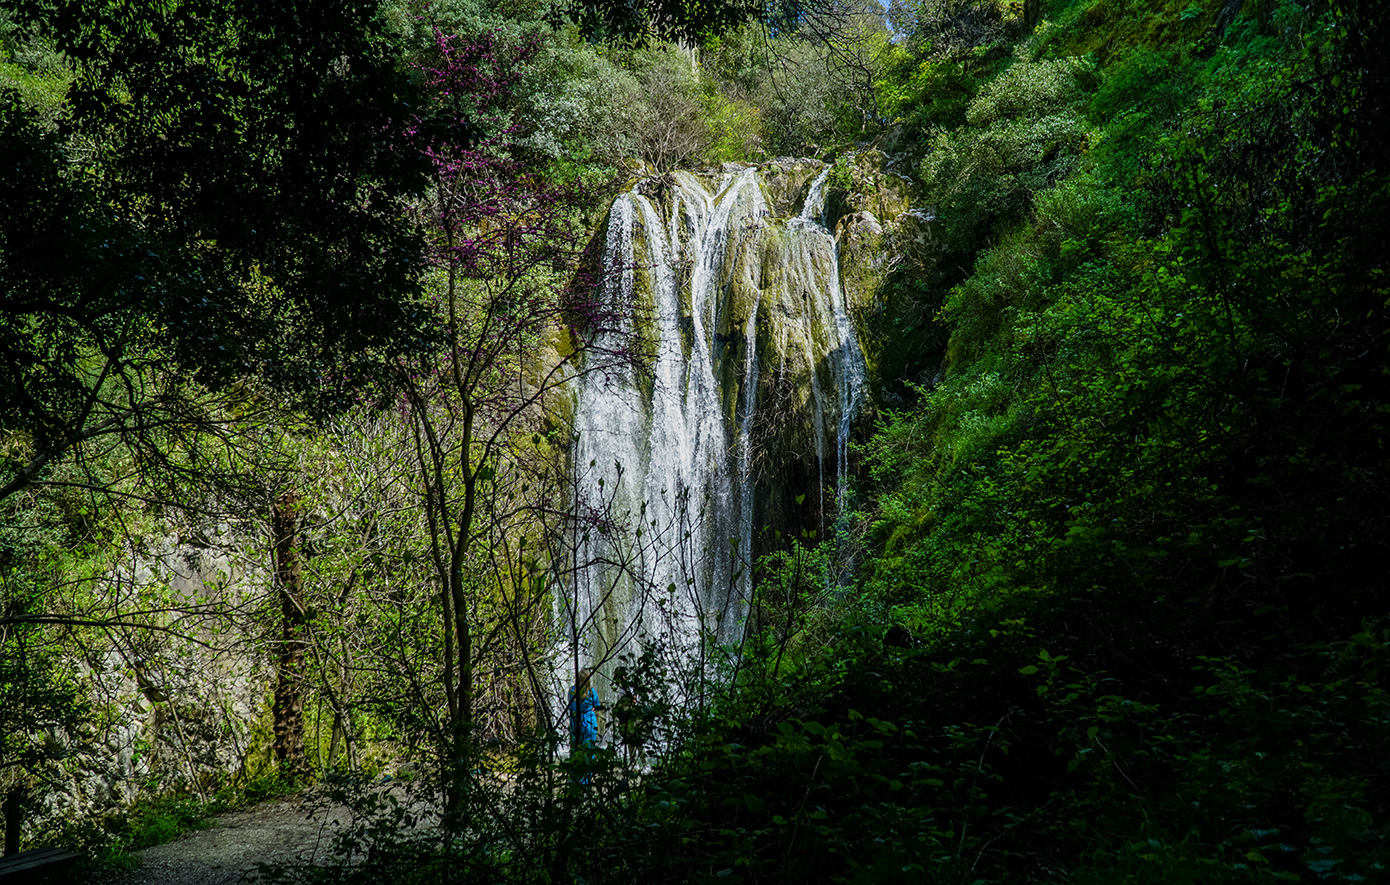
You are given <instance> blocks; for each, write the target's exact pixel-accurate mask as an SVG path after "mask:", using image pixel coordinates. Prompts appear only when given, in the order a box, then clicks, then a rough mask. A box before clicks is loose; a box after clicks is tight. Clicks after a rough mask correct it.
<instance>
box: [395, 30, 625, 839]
mask: <svg viewBox="0 0 1390 885" xmlns="http://www.w3.org/2000/svg"><path fill="white" fill-rule="evenodd" d="M434 49H435V53H434V58H433V61H432V62H431V63H429V64H427V65H424V66H422V69H421V70H422V74H423V75H424V78H425V82H426V84H427V86H428V89H429V93H430V95H431V96H432V100H433V106H432V107H430V108H428V109H427V111H426V112H425V113H422V114H421V115H419V116H418V117H417V118H416V120H415V122H414V125H413V126H412V127H411V136H412V138H414V139H415V144H416V147H417V149H419V150H422V151H423V152H424V153H425V155H426V156H427V157H428V158H429V161H430V164H431V168H432V171H433V182H432V186H431V188H430V190H429V192H428V194H427V196H425V197H424V198H423V199H421V200H420V201H419V203H418V204H417V205H416V206H415V213H416V217H417V221H418V223H419V225H420V227H421V229H422V230H423V231H425V233H426V235H427V237H428V243H429V246H428V255H429V260H430V262H431V264H432V265H433V267H434V271H435V273H434V278H433V291H434V292H435V293H436V297H437V298H438V300H439V309H440V312H441V314H442V315H443V316H444V317H445V330H446V331H445V341H444V345H443V347H441V348H440V349H438V350H437V351H435V352H434V353H432V354H429V355H428V356H425V357H421V358H417V359H414V360H409V361H405V360H403V361H402V362H401V363H400V366H399V368H400V372H401V377H402V381H403V384H404V391H405V396H404V401H403V403H402V407H403V409H404V410H405V411H406V413H407V414H408V416H409V419H410V423H411V427H412V430H413V434H414V449H415V454H416V458H417V461H418V467H419V473H420V489H421V494H422V501H423V509H424V513H425V516H426V522H427V525H428V532H429V536H430V547H431V552H432V555H433V561H434V569H435V572H436V580H437V581H438V590H439V602H440V606H441V610H442V614H443V636H442V639H443V642H442V655H443V661H442V681H443V686H444V696H445V697H444V699H445V705H446V708H447V716H445V717H443V718H442V719H441V720H440V721H439V723H438V734H437V738H438V742H439V745H440V747H441V751H442V752H441V756H442V762H443V766H442V768H443V771H442V773H443V776H444V794H445V820H446V823H447V824H449V825H450V826H451V827H453V828H457V827H460V826H462V825H463V823H464V821H463V817H464V815H465V812H464V811H463V809H464V808H465V807H466V803H464V802H463V800H464V798H465V796H466V794H467V791H468V789H469V786H470V783H469V777H470V776H469V771H470V770H471V768H472V763H471V760H473V759H474V757H475V755H476V753H477V749H478V748H477V746H476V739H477V736H478V735H479V734H480V733H481V731H482V723H481V721H480V715H481V711H480V708H479V698H480V678H479V674H478V667H479V662H480V661H481V660H483V659H484V658H485V657H486V656H488V655H489V654H493V653H494V652H495V650H496V648H498V647H499V645H501V644H505V645H507V646H508V647H509V648H511V649H512V650H513V652H514V654H513V657H514V658H517V659H518V660H519V663H518V665H517V666H519V667H520V668H521V669H522V670H523V671H524V674H523V681H524V682H525V683H526V684H527V685H528V686H529V689H530V694H531V696H532V700H533V701H534V702H535V704H536V708H539V709H543V703H542V697H543V689H542V679H541V676H540V674H539V673H538V672H537V668H536V663H535V660H534V655H531V654H528V651H529V650H531V649H534V648H535V647H536V645H537V635H536V631H537V629H538V626H537V625H538V623H539V622H540V621H543V620H544V616H545V612H546V609H547V601H546V595H545V579H544V563H543V562H542V561H540V560H539V559H537V558H535V557H534V556H532V555H530V554H528V553H527V548H526V544H527V539H528V538H530V539H531V540H532V541H533V542H534V543H533V544H532V546H531V548H530V550H531V551H537V550H539V549H540V548H541V547H542V546H543V545H542V544H541V543H539V541H540V539H539V538H537V537H535V535H536V533H537V532H539V531H541V525H542V523H543V522H544V521H545V519H544V517H543V514H545V513H546V512H547V511H548V512H551V513H553V512H554V511H555V510H556V509H557V508H563V504H561V503H558V502H561V501H563V500H564V495H563V493H562V492H561V485H562V484H563V482H564V480H563V477H562V474H561V470H560V466H561V465H560V464H559V463H558V462H559V459H558V456H557V452H558V451H560V450H561V449H562V448H563V447H564V446H566V445H568V443H569V439H570V432H571V431H570V430H569V420H568V418H567V416H566V415H565V414H564V405H565V402H566V400H567V397H566V395H565V391H564V388H565V387H566V385H567V384H569V383H570V382H571V381H572V380H573V379H574V378H576V377H577V376H578V375H579V374H581V373H585V372H593V371H608V370H611V369H612V368H614V367H616V366H617V365H620V364H622V365H632V364H634V363H640V361H641V348H640V347H638V343H637V342H636V341H635V340H633V335H632V333H631V332H630V331H626V330H631V329H633V328H635V326H636V324H634V323H632V322H631V317H630V316H629V315H628V314H629V313H630V312H631V311H632V310H633V309H634V306H633V305H630V304H615V303H611V302H610V301H608V300H606V299H605V298H604V297H602V296H601V287H599V286H598V285H596V280H595V279H594V273H593V272H592V271H585V270H583V269H582V263H581V262H580V261H579V259H580V256H581V254H582V252H583V250H584V246H585V243H586V242H587V239H588V229H587V228H588V226H587V224H586V223H585V218H586V216H587V215H588V214H589V210H592V209H593V208H595V205H596V204H597V203H598V202H599V200H600V196H599V195H598V194H596V193H595V192H593V191H591V190H589V189H587V188H585V187H583V186H582V185H581V184H580V183H579V182H577V181H574V180H565V181H559V182H557V181H555V180H553V179H547V178H546V177H544V176H543V175H542V174H541V172H540V171H539V170H536V169H531V168H528V167H526V166H525V165H524V164H523V163H522V162H521V161H519V160H518V159H517V156H516V152H515V150H514V139H513V136H514V127H511V126H509V125H508V124H507V123H506V122H505V121H506V111H507V106H508V102H509V101H510V98H511V94H512V92H511V90H512V87H513V86H514V85H515V83H516V81H517V80H518V78H519V77H520V75H521V72H522V70H523V69H524V65H525V64H526V62H527V60H528V59H529V58H530V57H531V55H532V54H533V52H534V51H535V45H534V44H522V45H519V46H505V45H503V44H502V41H501V40H500V39H499V37H498V36H497V35H496V34H490V33H484V34H482V35H479V36H477V37H473V38H471V39H465V38H461V37H456V36H449V35H444V34H438V33H437V34H436V37H435V44H434ZM552 441H553V442H554V443H556V445H555V446H552V445H551V443H552Z"/></svg>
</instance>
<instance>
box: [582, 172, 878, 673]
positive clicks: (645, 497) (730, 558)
mask: <svg viewBox="0 0 1390 885" xmlns="http://www.w3.org/2000/svg"><path fill="white" fill-rule="evenodd" d="M828 172H829V169H828V167H827V168H826V169H824V170H822V171H821V172H820V174H819V176H818V177H816V178H815V179H814V181H812V182H811V183H810V186H809V188H808V190H807V194H806V197H805V200H804V205H803V207H802V209H801V211H800V213H799V214H798V215H796V216H793V217H790V218H785V219H777V218H774V217H772V216H771V215H770V210H769V204H770V200H769V199H768V198H767V196H766V194H765V192H764V188H765V184H764V182H763V181H762V179H761V178H760V176H759V170H758V169H757V168H754V167H749V168H745V169H741V170H737V171H732V172H727V173H725V174H724V175H723V176H722V178H721V179H720V180H719V181H718V183H717V185H716V186H715V187H714V188H713V190H711V189H708V188H707V187H706V185H705V184H703V183H702V182H701V181H700V179H699V178H697V177H696V176H694V175H691V174H689V173H682V172H678V173H675V174H673V175H671V176H668V177H666V178H665V179H664V180H649V181H648V182H645V183H643V184H642V185H639V186H638V188H636V189H634V191H632V192H629V193H626V194H624V195H622V196H620V197H618V198H617V200H616V201H615V202H614V204H613V207H612V210H611V213H610V216H609V222H608V231H607V240H606V243H605V248H604V264H605V270H604V281H605V282H604V288H605V291H604V295H605V297H607V298H610V299H615V300H617V301H619V303H635V304H637V305H638V306H639V310H638V312H637V316H638V319H637V320H635V323H636V325H635V326H634V328H635V329H636V330H639V331H640V332H641V333H642V335H643V336H644V337H645V339H646V340H647V341H648V343H649V345H650V347H651V349H652V350H651V352H652V354H653V357H654V358H653V359H652V361H651V364H650V369H649V371H648V372H645V373H642V374H641V375H640V376H639V375H638V374H635V373H633V372H632V371H630V370H626V369H624V370H620V371H610V372H601V371H594V372H591V373H590V374H587V375H585V376H584V377H583V378H582V379H581V380H580V382H579V383H578V389H577V391H576V396H575V429H576V432H577V441H576V444H575V448H574V452H573V464H574V471H575V480H576V487H577V492H576V495H577V498H576V506H577V507H578V508H579V510H580V511H581V512H582V513H583V514H585V516H586V518H585V519H583V520H581V524H580V527H579V528H577V529H576V530H575V532H574V538H573V542H572V550H571V551H570V553H569V554H568V557H567V558H569V561H570V562H571V563H578V564H581V566H583V567H579V568H578V569H577V570H576V571H575V572H574V573H573V575H572V577H571V578H570V579H569V580H567V581H566V582H565V583H566V584H568V588H567V593H566V597H567V598H566V599H565V600H564V601H563V602H562V604H561V607H560V610H559V611H558V612H557V614H558V615H559V617H560V619H561V622H562V623H564V624H566V625H567V629H566V635H565V636H563V637H561V638H560V641H561V648H559V649H557V655H558V657H559V661H557V664H558V666H557V671H558V674H567V673H568V674H572V673H573V672H574V670H575V669H576V668H577V667H579V666H592V665H595V664H597V665H599V671H600V681H599V686H600V693H601V694H602V693H603V689H604V686H605V685H606V677H607V676H611V672H612V668H613V666H614V661H615V657H616V655H617V654H619V653H620V652H622V651H632V652H635V651H636V644H637V643H636V642H635V640H637V639H639V638H643V639H660V640H662V641H664V643H665V644H666V647H667V648H668V649H669V650H671V651H674V652H675V653H676V654H677V656H678V657H679V659H681V660H683V661H685V662H688V663H691V664H694V665H695V668H696V669H698V670H701V671H707V670H708V669H709V660H708V657H707V656H708V655H709V654H710V653H711V652H710V650H711V649H712V648H717V646H719V645H726V646H727V645H730V644H736V643H737V642H738V641H739V639H740V638H741V637H742V632H743V621H744V618H745V616H746V615H747V611H748V602H749V595H750V592H751V589H752V586H751V572H752V569H751V567H750V566H751V563H749V562H748V558H749V556H750V553H751V549H752V546H753V532H754V528H755V527H754V524H753V523H754V513H755V507H754V504H755V501H754V495H755V490H756V488H758V487H759V485H760V483H762V484H764V485H765V484H767V483H769V482H771V483H773V484H775V483H776V482H777V469H778V465H779V462H780V461H781V459H782V458H784V457H798V458H801V459H802V460H809V459H810V458H812V457H814V459H815V461H816V464H817V469H818V470H819V471H820V472H821V484H822V485H824V471H825V469H826V466H827V462H830V463H831V464H833V466H834V470H835V472H836V477H835V492H836V497H837V500H840V501H843V500H844V495H845V492H846V467H845V465H846V452H847V445H848V438H849V430H850V425H851V422H852V421H853V419H854V416H855V414H856V412H857V411H858V409H859V406H860V403H861V401H862V399H863V396H864V388H865V377H866V373H865V364H864V358H863V355H862V353H861V352H860V349H859V344H858V340H857V338H856V336H855V332H854V329H853V326H852V323H851V319H850V315H849V311H848V310H847V308H846V305H845V298H844V294H843V292H842V291H841V286H840V274H839V257H838V252H837V248H836V243H835V238H834V237H833V236H832V235H831V233H830V232H829V231H828V230H826V228H825V227H824V224H823V220H824V219H823V214H824V202H825V186H826V179H827V175H828ZM767 390H776V391H779V392H780V393H779V397H780V398H779V400H778V402H776V403H773V404H764V403H762V402H760V398H761V394H762V392H765V391H767ZM760 408H761V409H762V410H763V412H760ZM768 427H771V428H774V429H773V430H772V431H768V430H766V428H768ZM760 428H762V429H760ZM806 491H807V492H810V493H811V497H814V498H817V499H819V492H820V490H819V489H807V490H806ZM560 678H561V680H562V681H563V680H566V679H568V678H570V677H567V676H565V675H561V676H560Z"/></svg>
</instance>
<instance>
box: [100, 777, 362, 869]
mask: <svg viewBox="0 0 1390 885" xmlns="http://www.w3.org/2000/svg"><path fill="white" fill-rule="evenodd" d="M348 821H349V812H348V810H347V809H346V808H344V807H342V806H334V807H325V806H324V804H323V803H322V802H316V801H314V800H313V799H312V798H309V797H307V796H293V797H289V798H286V799H280V800H276V801H272V802H266V803H263V804H261V805H257V806H256V807H254V808H248V809H246V810H245V811H233V812H230V813H228V814H223V815H219V816H218V818H217V823H216V824H215V825H214V826H213V827H212V828H211V829H208V830H199V831H197V832H192V833H186V834H184V835H183V836H182V837H180V838H178V839H176V840H174V841H173V842H169V843H166V844H164V845H156V846H155V847H153V848H146V849H145V850H144V851H141V852H140V856H141V858H143V860H144V863H143V865H142V866H141V867H140V869H138V870H135V871H134V872H131V873H126V874H123V875H120V876H116V877H113V878H110V879H107V880H105V882H104V883H103V885H233V883H237V882H240V881H242V879H243V877H246V878H248V879H250V880H252V881H254V879H255V876H254V873H255V871H256V867H257V864H262V863H271V864H277V863H313V862H315V861H323V860H325V859H326V857H327V854H328V850H329V848H330V847H331V846H332V844H333V834H334V833H335V832H337V830H338V829H339V828H340V827H342V826H345V825H346V824H347V823H348Z"/></svg>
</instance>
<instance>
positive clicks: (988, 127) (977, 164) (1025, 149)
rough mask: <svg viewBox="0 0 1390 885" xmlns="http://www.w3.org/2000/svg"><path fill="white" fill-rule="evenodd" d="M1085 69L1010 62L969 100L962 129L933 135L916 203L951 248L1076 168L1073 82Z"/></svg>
mask: <svg viewBox="0 0 1390 885" xmlns="http://www.w3.org/2000/svg"><path fill="white" fill-rule="evenodd" d="M1089 74H1090V69H1089V66H1088V65H1086V64H1085V63H1084V62H1079V61H1076V60H1073V59H1056V60H1041V61H1029V60H1027V59H1026V58H1019V59H1016V60H1015V61H1014V63H1013V64H1012V65H1011V66H1010V67H1009V68H1007V69H1006V70H1005V71H1004V72H1003V73H1002V74H1000V75H999V76H998V77H997V78H996V79H994V80H993V81H992V82H990V84H989V85H988V86H986V87H985V88H984V89H982V90H981V91H980V92H979V93H978V94H976V95H975V97H974V98H973V99H971V101H970V104H969V105H968V106H967V107H966V110H965V118H966V122H967V124H968V125H967V126H965V127H962V128H960V129H956V130H953V131H951V132H950V133H942V134H940V135H938V136H937V138H936V140H935V142H934V143H933V144H932V145H931V146H930V147H929V149H928V153H927V156H926V158H925V159H924V160H923V161H922V166H921V174H922V179H923V181H924V183H925V193H924V200H925V201H926V202H927V204H928V205H931V206H934V207H935V209H936V213H937V215H938V216H939V217H941V218H942V219H944V220H945V222H946V228H947V235H948V237H950V239H951V240H952V241H953V245H954V246H955V247H956V248H962V247H963V248H972V247H973V246H974V244H975V243H976V242H977V238H978V237H979V236H981V235H982V234H983V233H984V232H985V231H986V230H988V229H990V226H991V225H996V226H997V225H1000V224H1008V223H1010V222H1014V221H1016V220H1017V219H1019V218H1020V217H1021V216H1022V214H1023V213H1024V212H1025V211H1026V210H1027V209H1028V208H1029V207H1030V205H1031V201H1032V197H1033V195H1034V194H1036V193H1038V192H1040V191H1042V190H1045V189H1046V188H1047V187H1049V186H1051V185H1052V184H1054V183H1056V182H1057V181H1058V180H1060V179H1061V178H1063V177H1065V176H1066V175H1067V174H1069V173H1070V172H1071V171H1072V170H1074V169H1075V168H1076V167H1077V165H1078V159H1079V155H1080V153H1081V150H1082V147H1083V145H1084V144H1085V141H1086V138H1087V133H1086V129H1085V127H1084V125H1083V123H1082V120H1081V116H1080V113H1079V110H1080V106H1081V104H1082V101H1083V95H1084V93H1083V92H1082V88H1081V83H1080V80H1081V79H1082V78H1084V77H1086V76H1088V75H1089Z"/></svg>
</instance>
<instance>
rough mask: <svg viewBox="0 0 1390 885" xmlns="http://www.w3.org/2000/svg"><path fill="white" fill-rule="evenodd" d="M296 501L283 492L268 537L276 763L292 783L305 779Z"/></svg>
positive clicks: (303, 615)
mask: <svg viewBox="0 0 1390 885" xmlns="http://www.w3.org/2000/svg"><path fill="white" fill-rule="evenodd" d="M299 503H300V502H299V496H298V495H297V494H295V493H294V492H285V493H284V494H283V495H281V496H280V497H279V498H278V499H276V501H275V511H274V514H273V515H272V517H271V533H272V534H273V536H274V542H275V584H276V589H277V591H278V594H279V597H280V613H281V624H280V659H279V661H278V663H277V665H276V679H275V758H276V759H277V760H278V761H279V763H280V768H281V770H282V771H283V772H284V773H285V774H286V775H287V776H288V777H290V778H293V779H296V780H298V779H300V778H302V777H304V776H305V775H307V774H308V764H307V762H306V761H305V758H304V695H303V679H304V651H305V647H306V645H307V643H306V641H305V638H304V635H305V632H306V628H307V623H308V617H307V614H306V611H305V608H304V595H303V589H304V588H303V583H304V579H303V569H302V567H301V564H300V560H299V538H298V527H299Z"/></svg>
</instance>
